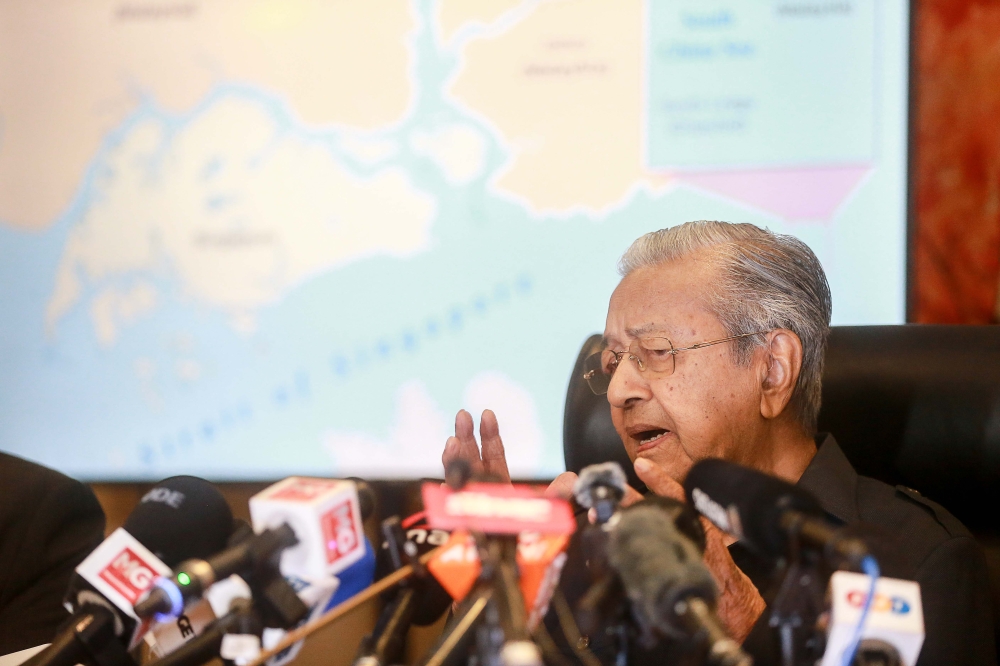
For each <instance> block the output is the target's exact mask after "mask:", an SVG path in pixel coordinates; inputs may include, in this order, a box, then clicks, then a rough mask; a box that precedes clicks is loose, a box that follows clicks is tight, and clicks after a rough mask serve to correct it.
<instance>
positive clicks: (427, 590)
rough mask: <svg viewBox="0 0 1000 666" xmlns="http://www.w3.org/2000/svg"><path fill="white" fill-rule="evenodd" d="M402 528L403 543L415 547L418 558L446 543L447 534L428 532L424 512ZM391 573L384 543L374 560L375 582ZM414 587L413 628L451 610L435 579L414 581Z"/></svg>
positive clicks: (447, 596) (411, 517)
mask: <svg viewBox="0 0 1000 666" xmlns="http://www.w3.org/2000/svg"><path fill="white" fill-rule="evenodd" d="M402 527H403V530H404V531H405V533H406V540H407V541H409V542H411V543H413V544H414V545H415V546H416V547H417V556H418V557H422V556H423V555H424V554H425V553H428V552H430V551H431V550H433V549H435V548H437V547H438V546H441V545H443V544H444V543H445V542H446V541H448V537H449V533H448V532H447V531H446V530H440V529H434V528H431V526H430V525H428V524H427V516H426V514H425V513H424V512H423V511H421V512H419V513H415V514H413V515H412V516H410V517H409V518H406V519H404V520H403V521H402ZM392 571H393V566H392V561H391V558H390V557H389V548H388V544H387V543H385V542H384V541H383V542H382V543H381V544H380V547H379V549H378V554H377V556H376V560H375V580H381V579H382V578H385V577H386V576H388V575H389V574H390V573H392ZM413 585H414V586H415V588H416V593H417V600H416V608H415V609H414V613H413V624H415V625H417V626H421V627H426V626H428V625H431V624H434V623H435V622H437V620H438V619H439V618H440V617H441V616H442V615H443V614H444V613H445V611H447V610H448V609H449V608H450V607H451V601H452V600H451V595H449V594H448V593H447V592H445V590H444V588H443V587H441V584H440V583H439V582H438V581H437V579H435V578H434V576H431V575H427V576H424V577H423V578H420V579H418V580H414V581H413Z"/></svg>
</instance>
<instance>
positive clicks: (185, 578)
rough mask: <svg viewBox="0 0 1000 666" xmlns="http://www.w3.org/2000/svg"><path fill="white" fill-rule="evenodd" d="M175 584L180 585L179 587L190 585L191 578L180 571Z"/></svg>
mask: <svg viewBox="0 0 1000 666" xmlns="http://www.w3.org/2000/svg"><path fill="white" fill-rule="evenodd" d="M177 582H178V583H180V584H181V585H190V584H191V576H188V575H187V574H186V573H184V572H183V571H182V572H180V573H179V574H177Z"/></svg>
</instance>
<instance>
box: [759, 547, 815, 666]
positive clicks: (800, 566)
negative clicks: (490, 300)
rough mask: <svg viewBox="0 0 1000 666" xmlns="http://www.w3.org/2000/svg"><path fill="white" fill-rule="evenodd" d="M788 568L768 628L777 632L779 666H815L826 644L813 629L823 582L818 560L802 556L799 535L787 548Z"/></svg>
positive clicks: (808, 555)
mask: <svg viewBox="0 0 1000 666" xmlns="http://www.w3.org/2000/svg"><path fill="white" fill-rule="evenodd" d="M789 551H790V556H789V561H790V564H789V566H788V570H787V571H786V572H785V577H784V579H782V581H781V586H780V587H779V589H778V594H777V596H776V597H775V598H774V602H773V603H772V604H771V617H770V618H769V619H768V626H770V627H771V628H773V629H775V630H776V631H777V632H778V641H779V644H780V648H781V664H782V666H800V665H806V664H810V665H811V664H814V663H816V662H817V661H818V660H819V659H821V658H822V657H823V651H824V649H825V647H826V640H825V638H824V636H823V634H822V632H820V631H819V630H818V628H817V626H816V621H817V619H818V618H819V616H820V614H821V613H822V612H823V608H824V602H823V599H824V596H825V591H824V588H825V580H826V578H825V577H824V576H823V575H822V573H821V571H820V563H819V560H818V559H817V558H816V557H815V556H813V555H811V554H808V553H804V552H803V549H802V548H801V543H800V540H799V537H798V533H797V532H796V531H793V532H792V534H791V540H790V546H789Z"/></svg>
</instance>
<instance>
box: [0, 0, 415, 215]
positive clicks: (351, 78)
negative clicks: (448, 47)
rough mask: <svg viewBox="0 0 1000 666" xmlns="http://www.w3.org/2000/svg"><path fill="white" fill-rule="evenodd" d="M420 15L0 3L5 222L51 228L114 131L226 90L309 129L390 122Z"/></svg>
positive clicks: (114, 1)
mask: <svg viewBox="0 0 1000 666" xmlns="http://www.w3.org/2000/svg"><path fill="white" fill-rule="evenodd" d="M415 18H416V17H415V16H414V15H413V14H412V12H411V8H410V7H409V6H408V5H407V4H406V3H403V2H397V1H395V0H373V1H372V2H364V3H352V2H337V3H331V2H282V1H281V0H257V1H254V2H242V1H241V0H222V1H219V2H207V1H205V0H184V1H183V2H181V1H170V2H155V1H151V0H135V1H131V2H122V1H121V0H96V1H95V2H87V3H65V2H59V1H58V0H38V1H37V2H36V1H35V0H31V1H29V2H24V1H16V2H3V3H0V43H2V44H3V55H4V58H5V59H7V63H0V119H2V123H0V136H2V139H3V142H2V143H3V145H2V150H0V220H2V221H4V222H6V223H8V224H11V225H15V226H18V227H22V228H44V227H46V226H48V225H50V224H51V223H52V222H53V221H54V220H55V219H56V217H57V215H58V214H59V213H60V212H61V211H63V210H65V208H66V207H67V205H68V204H69V203H70V201H71V199H72V197H73V195H74V193H75V192H76V191H77V189H78V187H79V184H80V180H81V177H82V176H83V174H84V170H85V169H86V167H87V165H88V163H89V162H90V161H91V159H92V158H93V155H94V153H95V152H97V150H98V147H99V146H100V145H101V142H102V141H103V139H104V137H105V135H106V134H107V133H108V132H109V131H111V130H112V129H114V128H116V127H117V126H119V124H120V123H121V122H122V121H123V120H124V119H125V118H127V117H128V116H129V115H130V114H131V113H133V112H134V111H135V110H136V109H137V108H138V107H140V106H141V105H142V104H143V103H144V102H153V103H155V104H156V105H157V106H158V107H159V108H162V109H165V110H167V111H172V112H176V113H183V112H187V111H190V110H192V109H193V108H194V107H195V106H196V105H197V104H198V103H199V102H200V101H201V100H202V99H203V98H204V97H205V96H206V95H207V94H208V93H209V91H210V90H211V89H212V88H213V87H214V86H216V85H218V84H219V82H221V81H236V82H242V83H245V84H247V85H252V86H253V87H259V88H262V89H267V90H273V91H275V92H277V93H278V94H280V95H282V96H283V97H284V99H285V100H286V101H287V103H288V105H289V107H290V108H291V109H292V110H293V111H294V113H295V114H296V115H297V117H298V118H300V119H301V120H302V121H303V122H305V123H308V124H312V125H343V126H348V127H353V128H359V129H365V130H372V129H377V128H380V127H384V126H386V125H389V124H391V123H394V122H397V121H399V120H400V118H402V117H403V116H404V115H405V113H406V112H407V110H408V109H409V108H410V105H411V103H412V98H413V95H414V82H413V81H412V79H411V75H410V69H411V66H412V64H413V63H412V53H411V50H410V49H409V48H408V43H409V35H410V33H411V32H412V31H413V30H414V27H415ZM69 44H72V48H53V46H54V45H58V46H59V47H62V46H65V45H69Z"/></svg>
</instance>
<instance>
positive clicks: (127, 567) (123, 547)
mask: <svg viewBox="0 0 1000 666" xmlns="http://www.w3.org/2000/svg"><path fill="white" fill-rule="evenodd" d="M76 573H78V574H79V575H80V577H81V578H83V579H84V580H85V581H87V583H88V584H89V585H91V586H93V588H94V589H95V590H97V592H99V593H100V594H102V595H104V597H105V598H106V599H108V600H109V601H110V602H111V603H113V604H114V605H115V606H117V607H118V608H119V609H120V610H121V611H122V612H123V613H125V614H126V615H128V616H129V617H132V618H135V612H134V611H133V610H132V606H133V605H134V604H135V602H137V601H138V600H139V598H140V597H141V596H142V595H143V594H145V592H146V591H147V590H148V589H149V588H150V587H152V585H153V581H154V580H156V578H157V577H158V576H166V575H169V574H170V567H168V566H167V565H165V564H164V563H163V562H161V561H160V560H159V559H158V558H157V557H156V556H155V555H153V554H152V553H151V552H149V549H147V548H146V547H145V546H143V545H142V544H141V543H139V541H138V540H136V539H135V537H133V536H132V535H131V534H129V533H128V532H127V531H125V530H124V529H122V528H121V527H119V528H118V529H117V530H115V531H114V532H112V533H111V535H110V536H109V537H108V538H107V539H105V540H104V542H103V543H102V544H101V545H100V546H98V547H97V548H95V549H94V551H93V552H92V553H91V554H90V555H88V556H87V559H85V560H84V561H83V562H81V563H80V565H79V566H78V567H77V568H76Z"/></svg>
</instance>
